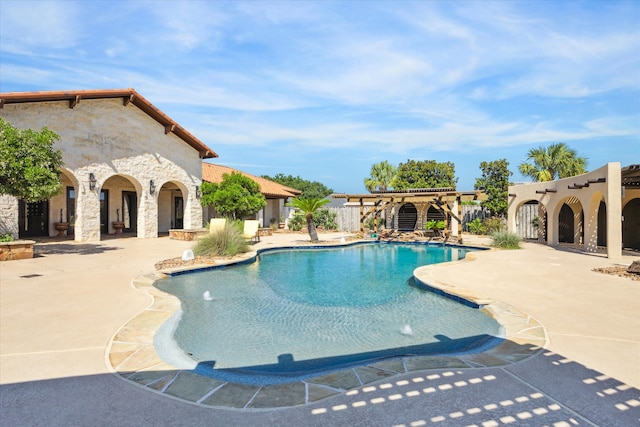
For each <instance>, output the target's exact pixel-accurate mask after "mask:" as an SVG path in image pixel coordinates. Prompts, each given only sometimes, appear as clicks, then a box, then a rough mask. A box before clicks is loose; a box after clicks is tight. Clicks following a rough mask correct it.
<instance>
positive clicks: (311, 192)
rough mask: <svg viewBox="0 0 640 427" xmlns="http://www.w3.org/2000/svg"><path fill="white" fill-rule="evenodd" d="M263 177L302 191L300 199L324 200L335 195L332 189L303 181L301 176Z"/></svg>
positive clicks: (320, 184) (279, 175) (278, 175)
mask: <svg viewBox="0 0 640 427" xmlns="http://www.w3.org/2000/svg"><path fill="white" fill-rule="evenodd" d="M262 177H263V178H265V179H268V180H271V181H273V182H277V183H278V184H282V185H286V186H287V187H291V188H295V189H296V190H300V191H302V194H301V195H299V196H298V197H301V198H305V199H324V198H325V197H327V196H328V195H329V194H331V193H333V189H332V188H328V187H326V186H325V185H324V184H322V183H319V182H317V181H308V180H306V179H302V178H300V177H299V176H295V177H294V176H292V175H286V176H285V175H284V174H281V173H279V174H277V175H276V176H273V177H270V176H268V175H262Z"/></svg>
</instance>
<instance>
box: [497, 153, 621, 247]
mask: <svg viewBox="0 0 640 427" xmlns="http://www.w3.org/2000/svg"><path fill="white" fill-rule="evenodd" d="M620 169H621V168H620V163H617V162H613V163H607V164H606V165H605V166H603V167H601V168H599V169H596V170H594V171H592V172H589V173H587V174H584V175H578V176H575V177H571V178H564V179H560V180H556V181H548V182H536V183H531V184H524V185H512V186H509V211H508V229H509V231H510V232H513V233H515V232H516V217H517V215H516V214H517V211H518V209H519V208H520V206H522V205H523V204H524V203H526V202H527V201H530V200H536V201H538V204H539V205H538V206H539V207H540V214H539V216H540V217H541V218H542V217H543V216H544V211H546V213H547V233H548V235H547V243H549V244H551V245H557V244H558V243H559V224H558V221H559V214H560V210H561V208H562V205H563V204H565V203H566V204H567V205H568V206H570V207H571V209H572V210H573V212H574V239H575V244H576V245H580V246H581V247H582V248H583V249H584V250H586V251H590V252H593V251H596V249H597V240H598V238H597V236H598V233H597V224H598V208H599V206H600V201H604V202H605V204H606V209H607V255H608V256H609V257H610V258H619V257H620V256H621V253H622V252H621V247H622V225H621V217H622V200H621V170H620ZM598 180H603V182H597V181H598ZM585 184H588V185H585ZM574 187H579V188H574ZM582 215H584V221H583V220H582ZM580 239H582V240H581V241H580Z"/></svg>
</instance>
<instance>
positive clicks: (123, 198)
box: [100, 175, 141, 236]
mask: <svg viewBox="0 0 640 427" xmlns="http://www.w3.org/2000/svg"><path fill="white" fill-rule="evenodd" d="M140 188H141V187H140V184H139V183H138V182H137V181H135V180H134V179H133V178H130V177H128V176H125V175H114V176H112V177H110V178H109V179H107V180H106V181H105V182H104V185H103V186H102V188H101V189H100V233H101V235H107V234H127V235H129V236H137V233H138V212H139V208H140V206H139V205H140V203H139V189H140Z"/></svg>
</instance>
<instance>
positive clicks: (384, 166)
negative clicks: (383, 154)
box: [364, 160, 397, 191]
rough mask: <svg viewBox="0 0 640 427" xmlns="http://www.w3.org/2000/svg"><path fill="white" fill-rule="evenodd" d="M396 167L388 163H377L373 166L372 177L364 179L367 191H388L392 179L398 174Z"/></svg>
mask: <svg viewBox="0 0 640 427" xmlns="http://www.w3.org/2000/svg"><path fill="white" fill-rule="evenodd" d="M396 169H397V168H396V167H395V166H393V165H392V164H391V163H389V162H388V161H386V160H385V161H384V162H380V163H376V164H374V165H373V166H371V177H370V178H365V179H364V186H365V187H366V188H367V191H374V190H375V189H376V188H377V189H378V190H380V191H386V190H387V186H388V185H389V183H390V182H391V179H392V178H393V176H394V175H395V174H396Z"/></svg>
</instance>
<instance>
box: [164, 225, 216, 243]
mask: <svg viewBox="0 0 640 427" xmlns="http://www.w3.org/2000/svg"><path fill="white" fill-rule="evenodd" d="M206 234H209V230H207V229H206V228H194V229H183V228H178V229H171V230H169V238H170V239H173V240H187V241H191V240H197V239H198V237H199V236H204V235H206Z"/></svg>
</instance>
